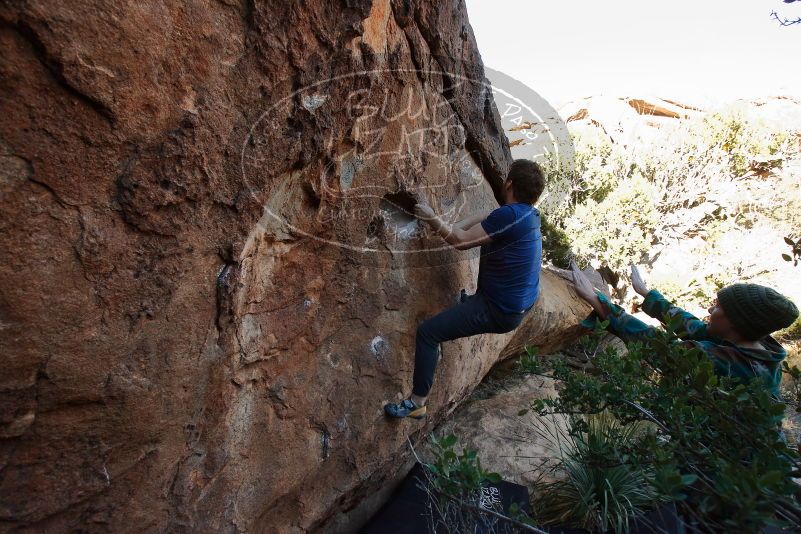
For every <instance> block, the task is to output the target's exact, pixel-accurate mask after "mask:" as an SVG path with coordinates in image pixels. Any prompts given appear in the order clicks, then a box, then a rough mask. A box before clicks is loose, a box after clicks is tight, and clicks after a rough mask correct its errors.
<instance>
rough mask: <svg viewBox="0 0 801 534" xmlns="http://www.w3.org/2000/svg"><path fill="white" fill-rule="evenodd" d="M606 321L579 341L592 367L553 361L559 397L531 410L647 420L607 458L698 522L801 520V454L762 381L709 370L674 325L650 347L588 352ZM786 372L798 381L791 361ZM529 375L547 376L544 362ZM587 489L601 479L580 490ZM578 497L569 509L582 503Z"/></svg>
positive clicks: (730, 527)
mask: <svg viewBox="0 0 801 534" xmlns="http://www.w3.org/2000/svg"><path fill="white" fill-rule="evenodd" d="M605 326H606V325H605V324H599V325H598V328H597V330H596V331H595V332H594V333H593V334H592V336H590V337H589V338H588V340H585V342H584V346H585V347H587V348H586V350H587V351H589V352H591V353H593V354H595V356H594V358H593V360H592V363H593V371H592V372H591V373H585V372H580V371H576V370H573V369H571V368H569V367H568V366H567V365H566V364H565V363H564V362H562V361H559V360H555V361H554V363H553V365H552V376H553V378H555V379H556V380H558V381H560V382H561V387H560V389H559V396H558V397H557V398H551V399H542V400H537V401H535V402H534V403H533V404H532V409H534V410H535V411H536V412H537V414H538V415H539V416H549V415H552V414H557V413H566V414H577V413H578V414H582V413H583V414H596V413H603V412H609V413H610V414H612V415H613V416H614V417H615V419H616V420H617V421H620V422H621V423H622V424H624V425H631V424H635V425H640V424H646V425H652V426H653V428H654V429H655V430H654V431H653V432H633V433H631V434H630V435H629V436H628V439H627V440H626V443H627V444H626V445H625V446H624V447H620V449H621V450H614V449H613V450H612V457H613V458H619V460H620V463H621V464H623V463H625V464H626V465H627V467H626V469H628V470H632V471H633V472H635V474H634V475H626V476H643V477H645V478H646V479H648V480H650V482H651V485H652V486H653V489H654V493H653V502H657V501H659V500H670V501H675V502H677V503H678V505H679V507H680V510H681V511H683V512H684V515H685V518H686V519H687V520H690V521H691V522H693V523H695V525H696V526H697V527H699V528H702V529H705V530H712V531H720V532H723V531H738V532H746V531H747V532H757V531H759V530H760V529H761V528H763V527H764V526H766V525H771V524H781V525H791V526H793V527H796V528H797V527H799V526H801V523H799V518H801V487H799V486H798V485H797V484H795V483H794V482H793V477H798V476H799V475H801V469H800V468H801V459H800V458H799V454H798V451H796V450H793V449H790V448H789V447H788V446H787V444H786V443H785V442H784V440H783V439H782V438H781V435H780V433H779V429H778V427H777V421H779V420H780V419H781V417H782V414H783V413H784V408H785V405H784V404H782V403H780V402H777V401H776V400H775V399H773V398H771V396H770V394H769V393H768V391H767V390H766V388H764V387H763V386H762V384H761V383H760V382H758V381H752V382H749V383H741V382H739V381H737V380H735V379H731V378H728V377H718V376H717V375H715V374H714V372H713V369H712V363H711V361H710V360H709V359H708V358H707V357H706V356H705V354H704V353H703V352H701V351H700V350H699V349H697V348H695V347H692V346H686V345H684V344H681V343H677V342H676V340H677V338H676V335H675V331H676V328H678V324H673V325H668V328H667V331H666V332H661V333H658V334H657V335H656V337H655V338H654V339H653V340H652V341H650V342H649V343H648V344H642V343H631V344H629V345H628V349H629V350H628V353H627V354H625V355H619V354H617V353H616V352H615V351H614V349H613V348H611V347H609V348H606V349H604V350H602V351H597V350H595V349H592V346H593V345H594V344H597V341H598V340H599V339H600V338H601V336H602V335H603V334H604V333H605V330H604V327H605ZM596 346H597V345H596ZM529 360H531V359H530V358H529ZM785 371H786V372H788V373H789V374H791V375H792V376H793V378H795V379H799V378H801V371H799V370H798V369H797V368H790V367H788V366H786V367H785ZM532 372H536V373H538V374H541V373H543V368H542V365H541V364H537V365H536V366H534V367H533V369H532ZM797 400H798V399H796V401H797ZM573 421H574V422H573V424H572V426H571V429H570V431H571V433H573V434H578V433H584V434H586V433H587V432H588V429H587V425H586V424H582V423H581V419H574V420H573ZM620 442H621V443H623V441H622V440H621V441H620ZM623 460H625V462H624V461H623ZM568 468H569V469H573V470H575V468H574V467H572V466H568ZM637 471H639V473H638V474H637V473H636V472H637ZM590 486H592V487H597V484H592V485H591V484H589V483H585V484H584V486H583V487H584V488H585V491H586V490H587V488H589V487H590ZM595 491H596V492H597V489H596V490H595ZM574 494H575V495H580V493H579V492H574ZM575 495H573V497H570V498H571V499H573V501H572V502H573V504H574V506H579V505H580V506H581V507H583V508H587V506H586V504H585V503H584V501H582V502H581V503H577V502H575ZM640 507H641V506H638V507H637V508H640ZM633 508H634V507H632V509H633ZM621 512H622V513H624V512H625V509H623V510H621ZM620 524H621V522H620V520H618V521H617V522H616V523H612V526H613V527H614V526H615V525H620Z"/></svg>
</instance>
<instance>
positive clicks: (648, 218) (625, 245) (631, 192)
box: [565, 176, 659, 270]
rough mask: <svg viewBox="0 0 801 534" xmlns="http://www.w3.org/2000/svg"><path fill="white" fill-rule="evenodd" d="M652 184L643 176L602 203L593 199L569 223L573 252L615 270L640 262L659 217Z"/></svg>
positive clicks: (611, 194)
mask: <svg viewBox="0 0 801 534" xmlns="http://www.w3.org/2000/svg"><path fill="white" fill-rule="evenodd" d="M653 194H654V193H653V190H652V187H651V185H650V184H649V183H648V182H647V181H646V180H645V179H644V178H642V177H641V176H635V177H632V178H630V179H629V180H628V181H627V185H626V187H618V188H617V189H614V190H613V191H612V192H611V193H609V194H608V195H607V196H606V197H605V199H604V200H603V201H602V202H596V201H595V200H592V199H589V200H588V201H587V202H586V203H584V204H581V205H579V206H578V207H576V210H575V212H574V213H573V215H572V216H571V217H570V218H568V219H567V221H566V222H565V233H566V234H567V235H568V236H570V237H571V240H572V244H573V251H574V252H575V253H576V254H577V255H578V256H579V257H580V258H582V259H584V260H589V261H592V262H594V263H595V264H596V265H600V264H603V263H605V264H607V265H609V267H610V268H612V269H613V270H615V269H620V268H622V267H625V266H626V265H628V264H629V263H630V262H631V261H637V260H639V259H640V257H641V256H642V255H643V254H644V253H646V252H647V251H648V250H650V248H651V243H652V242H653V238H654V230H655V228H656V226H657V223H658V219H659V214H658V213H657V211H656V209H655V206H654V202H653Z"/></svg>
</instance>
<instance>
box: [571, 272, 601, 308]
mask: <svg viewBox="0 0 801 534" xmlns="http://www.w3.org/2000/svg"><path fill="white" fill-rule="evenodd" d="M570 274H571V275H572V278H573V288H574V289H575V290H576V294H577V295H578V296H579V297H581V298H582V299H584V300H585V301H587V302H588V303H590V304H591V305H592V304H594V303H595V301H596V300H597V299H598V297H597V296H596V295H595V288H594V287H592V283H591V282H590V280H589V279H588V278H587V277H586V276H584V273H582V272H581V271H580V270H579V268H578V265H576V262H574V261H571V262H570Z"/></svg>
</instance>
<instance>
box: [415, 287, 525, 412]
mask: <svg viewBox="0 0 801 534" xmlns="http://www.w3.org/2000/svg"><path fill="white" fill-rule="evenodd" d="M525 315H526V314H525V313H511V314H510V313H503V312H502V311H500V310H499V309H498V308H496V307H495V306H494V305H493V304H490V303H489V302H488V301H487V299H486V297H484V295H482V294H481V293H476V294H475V295H470V296H468V297H467V298H465V299H464V300H462V301H461V302H460V303H459V304H457V305H456V306H453V307H452V308H448V309H447V310H445V311H443V312H441V313H439V314H437V315H435V316H434V317H431V318H430V319H426V320H425V321H423V322H422V323H421V324H420V326H418V327H417V337H416V341H415V355H414V387H413V388H412V393H414V394H415V395H418V396H420V397H427V396H428V392H429V391H430V390H431V384H432V383H433V382H434V371H435V370H436V368H437V348H438V346H439V344H440V343H441V342H443V341H449V340H451V339H458V338H460V337H468V336H474V335H476V334H490V333H492V334H504V333H506V332H510V331H512V330H514V329H515V328H517V326H518V325H519V324H520V323H521V321H522V320H523V317H525Z"/></svg>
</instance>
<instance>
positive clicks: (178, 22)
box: [0, 0, 558, 532]
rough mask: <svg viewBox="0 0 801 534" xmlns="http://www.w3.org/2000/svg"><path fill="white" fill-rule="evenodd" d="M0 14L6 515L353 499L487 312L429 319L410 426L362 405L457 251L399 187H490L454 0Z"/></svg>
mask: <svg viewBox="0 0 801 534" xmlns="http://www.w3.org/2000/svg"><path fill="white" fill-rule="evenodd" d="M0 17H1V18H2V21H3V24H2V26H0V42H1V46H2V50H3V53H2V55H0V86H1V87H2V92H1V93H0V95H1V97H0V111H1V112H0V203H2V212H0V225H2V232H0V240H2V243H1V245H2V249H3V250H4V260H3V262H2V264H0V269H1V271H0V273H1V274H2V280H3V284H2V288H1V289H0V347H1V348H2V352H0V354H2V358H3V365H2V368H3V371H2V373H0V520H2V522H3V524H4V526H5V527H8V528H18V529H20V530H21V531H31V532H66V531H71V530H82V531H86V532H240V531H248V532H298V531H316V530H320V529H328V530H333V529H349V528H350V529H352V528H354V526H355V523H354V521H355V520H351V519H349V516H348V510H351V509H353V508H354V507H355V506H356V505H357V504H358V503H359V502H360V501H362V500H363V499H364V498H365V497H366V496H369V495H371V494H373V493H375V492H376V491H377V490H378V489H379V488H381V487H383V486H385V485H386V484H387V483H388V481H391V480H392V479H394V478H395V477H396V476H397V475H398V468H397V467H393V466H396V465H400V464H401V462H398V461H397V460H398V459H399V458H401V457H402V456H404V455H406V454H408V453H407V450H406V446H405V440H406V437H407V436H408V435H410V434H412V435H414V436H419V435H422V434H423V433H425V432H426V431H427V430H429V429H430V428H431V425H433V424H435V423H436V422H437V421H438V420H440V419H441V418H442V417H443V416H444V415H445V414H447V413H448V412H449V411H450V410H451V409H452V408H453V406H454V405H455V403H457V402H458V401H459V400H461V399H462V398H464V396H465V395H466V394H467V393H468V392H469V391H470V390H471V389H472V388H473V387H474V386H475V385H476V384H477V382H478V381H479V380H480V379H481V377H482V376H483V375H484V374H485V373H486V372H487V370H488V369H489V368H490V367H491V366H492V364H493V363H494V362H495V361H497V359H498V357H499V354H501V352H502V350H503V348H504V347H505V345H506V343H507V342H508V341H509V340H510V338H511V334H510V335H507V336H478V337H475V338H471V339H467V340H461V341H458V342H453V343H448V344H446V345H445V346H444V347H443V358H442V363H441V365H440V367H439V369H438V371H437V376H436V382H435V391H434V394H433V397H432V400H431V402H432V407H433V410H432V412H433V413H432V416H431V417H430V418H429V420H428V422H427V423H426V425H427V426H423V425H419V424H417V423H414V424H412V423H407V422H405V421H404V422H400V423H399V424H397V423H390V422H387V421H386V420H385V419H384V417H383V415H382V411H381V407H382V405H383V404H384V403H385V402H386V401H389V400H395V399H397V398H399V396H400V395H402V394H408V392H409V389H410V384H411V371H412V365H413V341H414V332H415V328H416V326H417V324H418V323H419V322H420V321H421V320H422V319H424V318H425V317H426V316H428V315H430V314H433V313H435V312H436V311H438V310H440V309H441V308H444V307H445V306H447V305H450V304H451V303H452V302H454V300H455V298H456V296H457V295H458V292H459V289H460V288H462V287H466V288H468V290H473V289H474V288H475V277H476V270H477V266H478V262H477V258H476V254H475V252H473V253H471V252H457V251H453V250H447V249H445V248H442V245H443V244H442V242H441V241H440V240H438V239H436V238H434V237H432V236H431V235H429V234H427V233H426V232H425V231H424V229H422V228H421V227H420V226H419V225H418V224H417V223H416V222H415V221H414V219H412V218H411V217H410V216H409V214H408V208H409V205H410V202H412V201H411V200H410V199H411V198H412V196H413V195H418V196H420V195H422V196H423V197H425V198H427V199H428V201H429V202H430V203H431V205H432V206H434V207H435V209H436V210H438V211H440V212H441V213H443V214H445V215H446V216H447V217H449V218H451V219H456V218H459V217H462V216H465V215H467V214H468V213H470V212H472V211H474V210H477V209H481V208H484V209H486V208H491V207H493V206H495V205H497V204H496V200H495V196H496V194H497V193H498V192H499V190H500V184H501V182H502V179H503V177H504V176H505V173H506V169H507V167H508V164H509V163H510V156H509V150H508V147H507V143H506V138H505V136H504V134H503V132H502V131H500V127H499V121H498V116H497V112H496V111H495V108H494V106H493V104H492V95H491V93H490V91H489V90H488V87H487V85H486V84H485V83H484V76H483V67H482V64H481V61H480V57H479V55H478V52H477V48H476V44H475V41H474V38H473V36H472V31H471V29H470V26H469V24H468V21H467V17H466V13H465V12H464V6H463V4H461V3H459V2H437V3H422V2H415V1H405V0H397V1H395V0H393V1H391V2H390V1H388V0H375V1H373V2H370V1H358V0H357V1H354V2H310V3H304V4H301V3H289V2H279V1H259V0H256V1H255V2H238V1H236V0H224V1H219V2H214V1H211V0H208V1H206V0H197V1H189V2H178V1H167V2H152V1H133V0H130V1H120V2H99V1H93V0H88V1H86V2H81V3H77V2H69V3H52V2H30V3H26V4H24V7H18V8H12V7H8V6H5V7H0ZM432 125H433V126H432ZM404 210H406V211H404ZM546 302H547V301H546ZM538 310H539V308H538ZM536 313H540V312H539V311H538V312H536ZM536 313H535V314H533V315H532V316H534V315H536ZM543 324H550V325H552V324H553V323H552V322H551V323H548V322H547V321H545V322H544V323H543ZM538 334H542V332H541V331H539V330H537V329H536V328H535V329H533V330H532V329H530V330H529V335H530V337H532V338H535V339H536V337H537V335H538ZM549 336H550V337H549V339H551V340H553V339H555V338H554V334H553V332H551V333H550V334H549ZM556 337H558V335H557V336H556ZM549 343H550V342H549ZM551 345H553V343H551ZM430 413H431V412H430Z"/></svg>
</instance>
